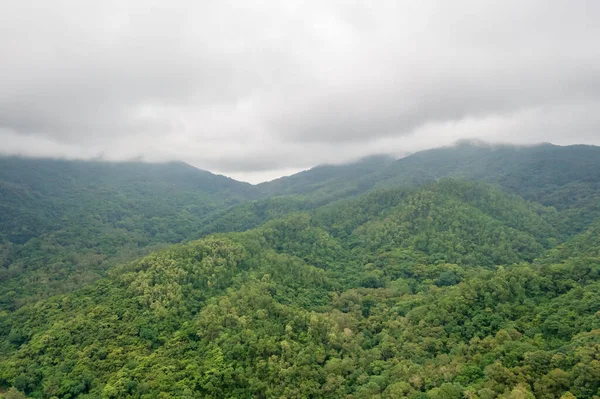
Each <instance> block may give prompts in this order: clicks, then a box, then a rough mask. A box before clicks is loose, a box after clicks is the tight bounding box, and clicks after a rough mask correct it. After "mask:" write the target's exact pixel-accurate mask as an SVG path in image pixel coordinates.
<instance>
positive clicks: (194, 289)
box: [0, 143, 600, 399]
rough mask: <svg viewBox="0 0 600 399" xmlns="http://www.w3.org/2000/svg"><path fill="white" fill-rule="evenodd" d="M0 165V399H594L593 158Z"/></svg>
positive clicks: (456, 154)
mask: <svg viewBox="0 0 600 399" xmlns="http://www.w3.org/2000/svg"><path fill="white" fill-rule="evenodd" d="M1 162H3V163H1V164H0V166H2V168H0V199H1V201H0V207H1V210H2V211H3V212H2V214H0V222H1V224H0V227H1V229H0V266H1V267H0V281H1V282H2V285H1V288H0V300H1V301H2V307H1V308H0V397H2V395H4V396H6V397H7V398H22V397H26V396H27V397H34V398H55V397H56V398H84V399H91V398H95V399H98V398H144V399H147V398H148V399H149V398H198V397H206V398H255V397H257V398H288V399H289V398H321V397H327V398H344V399H358V398H378V399H383V398H403V397H406V398H411V399H416V398H423V399H427V398H428V399H432V398H479V399H487V398H490V399H491V398H507V399H508V398H514V399H516V398H563V399H570V398H573V397H577V398H580V399H581V398H595V399H597V398H600V313H599V312H600V249H599V248H600V224H598V223H600V220H599V219H598V216H600V213H598V211H599V210H600V208H598V203H599V202H598V201H597V200H598V198H600V197H599V196H598V188H599V187H600V186H598V184H599V181H600V178H599V174H598V171H599V170H600V167H599V166H600V165H599V163H600V159H599V158H598V149H597V148H596V147H566V148H563V147H555V146H551V145H542V146H536V147H530V148H516V147H510V146H500V147H486V146H482V145H479V144H473V143H462V144H459V145H457V146H456V147H453V148H444V149H437V150H432V151H426V152H422V153H418V154H414V155H412V156H410V157H407V158H404V159H402V160H399V161H396V162H392V161H391V160H389V159H387V158H377V157H375V158H371V159H368V160H365V161H363V162H362V163H357V164H353V165H347V166H339V167H334V166H327V167H319V168H316V169H314V170H311V171H308V172H305V173H302V174H299V175H296V176H292V177H290V178H285V179H281V180H279V181H277V182H274V183H270V184H265V185H260V186H259V187H252V186H249V185H246V184H242V183H237V182H234V181H231V180H229V179H226V178H223V177H219V176H214V175H210V174H208V173H206V172H202V171H198V170H196V169H194V168H191V167H188V166H187V165H184V164H166V165H144V164H135V163H132V164H121V165H112V164H104V163H78V162H77V163H71V162H66V161H33V160H22V159H16V158H10V159H3V160H1ZM15 165H17V166H18V165H21V168H20V169H18V168H16V167H15ZM25 166H27V168H26V167H25ZM445 176H446V177H445ZM447 176H455V177H460V178H463V179H466V180H471V181H472V180H484V181H488V182H491V183H494V184H495V186H492V185H489V184H485V183H476V182H467V181H463V180H457V179H455V178H454V177H453V178H447ZM390 185H399V186H402V187H400V188H389V187H388V186H390ZM371 189H374V190H371ZM368 190H371V191H370V192H369V193H367V194H364V195H362V196H358V197H357V196H356V195H358V194H361V193H363V192H365V191H368ZM507 192H510V193H512V194H509V193H507ZM277 195H279V196H277ZM282 195H283V196H282ZM261 196H270V197H269V198H264V197H263V198H261ZM523 197H525V199H526V200H524V199H523ZM245 200H250V201H246V202H244V201H245ZM248 229H250V230H248ZM244 230H247V231H244ZM235 231H244V232H238V233H234V232H235ZM217 232H221V233H220V234H215V235H212V236H209V237H205V238H202V239H200V240H197V241H191V242H188V243H185V244H179V245H175V246H170V247H168V248H166V245H165V244H166V243H173V242H180V241H186V240H189V239H192V238H199V237H202V236H204V235H206V234H209V233H217ZM223 232H226V233H223ZM151 250H153V252H152V253H150V251H151ZM140 255H145V256H143V257H141V258H140ZM135 258H138V259H137V260H132V259H135ZM107 269H108V271H106V270H107ZM73 290H74V291H73ZM68 291H73V292H71V293H68V294H64V293H65V292H68ZM56 293H63V294H61V295H56V296H53V297H50V298H46V297H47V296H48V295H51V294H56ZM43 298H45V299H43ZM37 299H43V300H40V301H36V300H37ZM19 305H23V306H19Z"/></svg>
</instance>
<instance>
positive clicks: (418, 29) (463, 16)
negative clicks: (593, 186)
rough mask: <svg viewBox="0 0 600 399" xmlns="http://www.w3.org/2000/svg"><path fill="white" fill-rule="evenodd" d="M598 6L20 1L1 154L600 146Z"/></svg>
mask: <svg viewBox="0 0 600 399" xmlns="http://www.w3.org/2000/svg"><path fill="white" fill-rule="evenodd" d="M599 19H600V4H599V3H597V2H591V1H583V0H575V1H561V0H559V1H552V2H548V1H542V0H531V1H527V2H521V1H516V0H513V1H503V2H495V3H490V2H485V3H483V2H480V1H475V0H461V1H458V2H452V3H449V2H445V1H434V0H428V1H420V2H398V1H391V0H390V1H379V2H376V3H372V2H366V1H352V2H347V1H339V0H327V1H304V2H300V1H291V2H285V3H281V2H266V1H244V2H239V1H221V2H194V1H173V2H168V3H166V2H158V1H141V0H133V1H125V2H124V1H102V2H81V1H74V0H64V1H52V2H44V3H43V4H42V3H40V4H37V5H35V6H33V5H32V4H30V3H27V2H23V1H17V0H6V1H4V2H3V6H2V12H1V13H0V54H2V65H1V66H0V72H1V73H0V143H1V145H0V153H2V154H24V155H30V156H56V157H68V158H83V159H87V158H98V157H100V158H104V159H108V160H123V159H134V158H135V159H143V160H150V161H162V160H182V161H185V162H188V163H190V164H193V165H194V166H197V167H200V168H203V169H208V170H211V171H215V172H217V173H223V174H226V175H228V176H232V177H235V178H237V179H240V180H245V181H251V182H259V181H263V180H268V179H272V178H275V177H278V176H281V175H285V174H290V173H293V172H295V171H298V170H301V169H306V168H309V167H311V166H314V165H316V164H321V163H339V162H344V161H349V160H354V159H358V158H360V157H363V156H367V155H372V154H378V153H392V154H395V155H401V154H404V153H407V152H414V151H417V150H422V149H427V148H432V147H438V146H440V145H446V144H450V143H452V142H455V141H456V140H458V139H462V138H477V139H482V140H486V141H491V142H512V143H517V144H527V143H537V142H553V143H556V144H575V143H586V144H600V129H599V128H600V113H598V112H597V110H598V109H599V106H600V45H599V44H598V40H597V38H598V37H600V25H599V24H598V23H597V21H598V20H599Z"/></svg>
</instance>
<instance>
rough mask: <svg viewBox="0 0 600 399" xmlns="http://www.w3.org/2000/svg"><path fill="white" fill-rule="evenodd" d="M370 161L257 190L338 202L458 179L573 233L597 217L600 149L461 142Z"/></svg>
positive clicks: (311, 172) (316, 170)
mask: <svg viewBox="0 0 600 399" xmlns="http://www.w3.org/2000/svg"><path fill="white" fill-rule="evenodd" d="M374 159H376V160H380V161H379V162H372V163H369V162H368V160H367V161H366V162H367V164H368V165H369V166H370V167H369V168H364V169H363V168H361V163H360V162H359V163H354V164H349V165H340V166H327V167H317V168H314V169H311V170H309V171H306V172H303V173H301V174H298V175H295V176H291V177H287V178H282V179H279V180H275V181H273V182H268V183H263V184H261V185H259V186H258V187H259V189H261V190H263V191H265V192H268V193H269V194H270V195H282V194H296V195H302V196H304V197H305V198H307V199H313V198H333V199H339V198H344V197H348V196H352V195H356V194H360V193H364V192H366V191H368V190H371V189H373V188H389V187H392V186H403V187H411V186H412V187H418V186H422V185H423V184H427V183H430V182H433V181H435V180H437V179H440V178H442V177H457V178H461V179H467V180H480V181H485V182H489V183H496V184H498V185H500V186H501V187H503V188H504V189H506V190H507V191H509V192H512V193H516V194H519V195H521V196H523V197H524V198H526V199H528V200H532V201H536V202H540V203H542V204H543V205H546V206H553V207H556V208H557V209H559V210H562V211H565V221H566V220H570V223H571V231H572V232H577V231H581V230H582V229H584V228H585V227H586V226H587V225H588V224H589V223H590V222H591V221H593V220H595V219H596V218H598V217H600V147H595V146H584V145H575V146H565V147H561V146H556V145H552V144H541V145H536V146H527V147H521V146H513V145H490V144H485V143H480V142H473V141H462V142H459V143H457V144H456V145H454V146H450V147H442V148H436V149H432V150H427V151H421V152H417V153H415V154H412V155H409V156H407V157H404V158H401V159H399V160H396V161H394V162H388V161H384V160H385V158H377V157H376V158H374ZM357 170H361V171H362V172H357ZM314 181H320V182H322V184H315V183H314Z"/></svg>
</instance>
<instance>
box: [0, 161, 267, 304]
mask: <svg viewBox="0 0 600 399" xmlns="http://www.w3.org/2000/svg"><path fill="white" fill-rule="evenodd" d="M254 193H255V189H254V188H253V187H252V186H251V185H250V184H247V183H241V182H237V181H235V180H233V179H230V178H227V177H224V176H218V175H214V174H212V173H209V172H206V171H202V170H199V169H196V168H194V167H192V166H190V165H187V164H185V163H181V162H174V163H165V164H148V163H135V162H125V163H109V162H93V161H89V162H88V161H66V160H52V159H30V158H19V157H2V158H0V281H1V282H2V285H3V290H0V305H2V304H9V303H13V302H14V301H17V302H18V301H19V300H20V299H19V298H21V297H22V296H23V295H25V293H27V296H28V297H30V298H31V297H33V298H35V297H36V295H32V292H30V291H28V290H29V289H32V290H34V291H36V292H37V291H38V290H44V291H47V293H48V292H49V293H52V292H60V291H62V290H63V289H64V288H65V286H73V287H76V286H79V285H80V283H81V281H89V280H90V279H94V278H96V276H97V274H98V272H99V271H100V270H102V269H104V268H105V267H106V264H107V262H108V263H110V262H111V260H112V259H115V258H117V257H120V256H123V257H125V258H130V257H132V256H136V254H138V253H139V251H143V250H144V248H147V247H150V246H152V245H157V244H164V243H175V242H179V241H181V240H183V239H185V238H186V237H188V236H189V235H191V234H192V233H193V232H195V231H196V230H197V226H198V225H199V224H200V221H201V220H202V219H203V218H205V217H206V215H208V214H210V213H211V212H214V211H216V210H218V209H224V208H226V207H228V206H231V205H233V204H236V203H240V202H242V201H245V200H249V199H252V198H255V197H256V195H255V194H254ZM65 280H67V281H65ZM78 281H79V282H78Z"/></svg>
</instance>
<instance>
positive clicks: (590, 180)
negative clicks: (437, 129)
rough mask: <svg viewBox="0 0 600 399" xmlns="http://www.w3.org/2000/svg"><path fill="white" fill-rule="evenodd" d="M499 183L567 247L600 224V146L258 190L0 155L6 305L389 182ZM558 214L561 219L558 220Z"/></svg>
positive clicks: (124, 167)
mask: <svg viewBox="0 0 600 399" xmlns="http://www.w3.org/2000/svg"><path fill="white" fill-rule="evenodd" d="M448 176H451V177H459V178H462V179H467V180H478V181H485V182H489V183H494V184H498V185H499V186H500V187H502V188H503V189H504V190H505V191H507V192H511V193H515V194H518V195H521V196H523V197H524V198H526V199H528V200H531V201H536V202H539V203H541V204H543V205H545V206H551V207H554V208H556V209H557V210H558V211H559V213H558V214H557V215H555V216H554V217H555V219H557V220H555V221H553V223H554V224H560V225H561V226H562V228H561V230H560V234H559V235H558V236H557V240H558V242H561V241H563V240H564V239H566V238H568V237H569V236H570V235H572V234H575V233H578V232H581V231H583V230H584V229H585V228H586V227H587V226H588V225H589V224H590V223H592V222H593V221H594V220H596V219H598V218H599V217H600V148H599V147H593V146H569V147H560V146H554V145H551V144H544V145H539V146H532V147H517V146H508V145H504V146H491V145H486V144H483V143H475V142H461V143H457V145H455V146H452V147H445V148H438V149H433V150H429V151H422V152H419V153H415V154H412V155H410V156H407V157H405V158H402V159H399V160H396V161H393V160H392V159H391V158H389V157H386V156H375V157H369V158H366V159H364V160H361V161H359V162H356V163H353V164H348V165H340V166H319V167H316V168H313V169H311V170H309V171H306V172H302V173H299V174H296V175H293V176H289V177H285V178H281V179H278V180H275V181H273V182H269V183H264V184H260V185H258V186H251V185H249V184H246V183H240V182H237V181H234V180H232V179H229V178H226V177H223V176H218V175H214V174H211V173H209V172H206V171H202V170H199V169H196V168H194V167H191V166H189V165H186V164H184V163H169V164H145V163H135V162H130V163H106V162H83V161H64V160H46V159H28V158H18V157H4V158H0V266H1V267H0V282H2V284H1V286H0V309H15V308H17V307H19V306H21V305H22V304H24V303H26V302H30V301H35V300H37V299H40V298H45V297H47V296H49V295H52V294H56V293H63V292H68V291H71V290H73V289H76V288H78V287H81V286H84V285H85V284H88V283H90V282H92V281H94V280H95V279H97V278H99V277H100V276H102V275H103V273H104V271H105V270H106V269H107V268H108V267H110V266H111V265H114V264H117V263H121V262H124V261H127V260H130V259H134V258H136V257H139V256H142V255H144V254H147V253H148V252H150V251H151V250H153V249H159V248H163V247H165V246H166V245H168V244H172V243H177V242H183V241H189V240H192V239H198V238H201V237H203V236H206V235H207V234H211V233H215V232H231V231H244V230H247V229H250V228H255V227H257V226H259V225H261V224H263V223H265V222H267V221H269V220H272V219H275V218H279V217H282V216H285V215H287V214H291V213H294V212H306V211H312V210H315V209H317V208H319V207H321V206H324V205H327V204H331V203H336V202H340V201H341V202H344V201H345V200H346V199H348V198H354V197H357V196H359V195H361V194H364V193H367V192H370V191H373V190H379V189H388V188H390V187H406V188H413V189H414V188H418V187H421V186H423V185H424V184H430V183H431V182H433V181H436V180H438V179H441V178H443V177H448ZM559 219H560V220H559Z"/></svg>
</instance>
